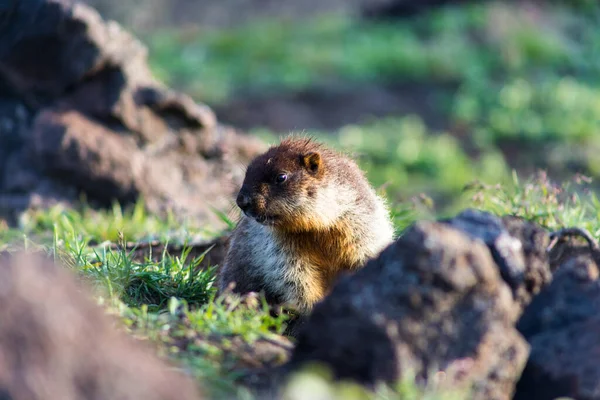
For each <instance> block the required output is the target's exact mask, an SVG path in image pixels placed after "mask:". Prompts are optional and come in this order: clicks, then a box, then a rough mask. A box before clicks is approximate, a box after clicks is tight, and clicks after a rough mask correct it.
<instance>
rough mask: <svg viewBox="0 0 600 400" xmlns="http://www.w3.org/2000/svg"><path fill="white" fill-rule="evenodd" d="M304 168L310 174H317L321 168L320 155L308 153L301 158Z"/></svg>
mask: <svg viewBox="0 0 600 400" xmlns="http://www.w3.org/2000/svg"><path fill="white" fill-rule="evenodd" d="M302 162H303V164H304V167H305V168H306V169H307V170H309V171H310V172H312V173H317V172H318V171H319V169H320V168H321V155H320V154H319V153H308V154H306V155H304V156H303V157H302Z"/></svg>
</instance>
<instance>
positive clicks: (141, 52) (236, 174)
mask: <svg viewBox="0 0 600 400" xmlns="http://www.w3.org/2000/svg"><path fill="white" fill-rule="evenodd" d="M0 37H1V38H2V39H0V88H6V90H3V91H1V92H0V144H1V145H3V146H1V149H0V193H2V196H1V197H0V208H2V209H3V210H4V214H12V216H13V217H14V214H18V213H19V212H21V211H23V209H25V208H30V207H33V206H34V205H41V206H45V205H47V204H54V203H57V202H61V203H64V204H75V203H77V201H78V200H79V199H80V195H81V194H85V197H86V199H87V201H88V202H89V203H90V204H91V205H95V206H106V205H110V204H111V203H112V202H113V201H118V202H120V203H122V204H124V205H127V204H130V203H132V202H133V201H135V200H136V199H138V198H139V197H140V196H141V197H142V198H143V199H144V200H145V202H146V205H147V207H148V209H149V210H150V211H152V212H155V213H165V212H167V211H170V212H173V213H175V214H176V215H179V216H181V217H182V218H183V217H192V218H197V219H199V220H200V221H203V222H208V223H213V224H215V225H219V224H222V222H221V220H220V219H219V218H218V217H217V216H216V214H215V213H214V209H215V208H216V209H218V210H220V211H227V209H228V208H229V207H230V205H231V204H232V200H231V198H232V196H233V194H234V192H235V190H236V187H237V186H238V185H239V184H241V181H242V179H243V170H242V169H241V168H240V167H239V165H240V164H244V163H246V162H248V161H249V160H250V159H251V158H252V157H253V156H255V155H256V154H257V153H258V152H260V151H262V150H263V149H264V146H263V144H262V143H261V142H259V141H258V140H256V139H253V138H251V137H248V136H244V135H242V134H240V133H238V132H236V131H235V130H233V129H231V128H228V127H225V126H222V125H221V124H219V123H218V122H217V120H216V117H215V114H214V113H213V111H212V110H211V109H210V108H209V107H207V106H205V105H202V104H197V103H195V102H194V101H193V100H192V99H191V98H189V97H188V96H186V95H184V94H181V93H177V92H174V91H172V90H170V89H168V88H166V87H164V86H163V85H162V84H160V83H159V82H157V81H156V80H154V78H153V77H152V75H151V73H150V70H149V68H148V65H147V61H146V48H145V47H144V46H143V45H142V44H141V43H140V42H139V41H138V40H136V39H135V38H134V37H133V36H131V35H130V34H129V33H127V32H126V31H124V30H123V29H122V28H121V27H120V26H119V25H118V24H116V23H115V22H107V21H104V20H102V18H101V17H100V16H99V15H98V14H97V13H96V12H95V11H94V10H93V9H91V8H90V7H88V6H85V5H83V4H81V3H74V2H70V1H66V0H65V1H61V0H26V1H21V2H17V4H16V5H15V6H14V7H13V8H11V13H10V18H8V19H7V21H6V23H5V24H4V25H1V26H0ZM224 182H225V183H224ZM50 189H52V190H50ZM36 196H37V199H35V198H34V197H36Z"/></svg>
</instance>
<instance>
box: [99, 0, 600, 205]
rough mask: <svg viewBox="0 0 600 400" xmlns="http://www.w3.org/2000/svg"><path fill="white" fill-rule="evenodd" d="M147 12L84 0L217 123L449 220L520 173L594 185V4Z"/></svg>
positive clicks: (222, 2)
mask: <svg viewBox="0 0 600 400" xmlns="http://www.w3.org/2000/svg"><path fill="white" fill-rule="evenodd" d="M148 1H150V0H148ZM148 1H146V0H145V1H144V2H143V6H142V2H141V1H135V0H129V1H122V0H88V2H89V3H91V4H92V5H93V6H95V7H96V8H97V9H98V10H99V11H100V12H101V13H102V14H103V15H104V16H105V17H107V18H114V19H116V20H117V21H118V22H120V23H122V24H123V25H124V26H126V27H127V28H129V29H131V30H133V31H134V32H135V33H136V34H137V35H138V36H139V37H140V38H141V39H142V40H143V41H144V42H145V43H146V44H147V46H148V47H149V50H150V51H149V59H150V63H151V67H152V69H153V71H154V73H155V74H156V76H157V77H158V78H159V79H161V80H162V81H164V82H165V83H167V84H169V85H171V86H172V87H174V88H176V89H179V90H182V91H185V92H187V93H189V94H191V95H192V96H193V97H194V98H195V99H196V100H198V101H201V102H205V103H207V104H209V105H210V106H211V107H213V108H214V109H215V110H216V112H217V116H218V118H219V119H220V120H221V121H222V122H225V123H230V124H232V125H234V126H238V127H240V128H243V129H245V130H246V131H248V132H249V133H251V134H257V135H261V136H263V137H265V138H266V139H268V140H275V138H276V137H277V136H280V135H283V134H286V133H288V132H290V131H295V132H306V133H308V134H313V135H315V136H318V137H320V138H322V139H323V140H325V141H327V142H328V143H331V144H332V145H334V146H336V147H338V148H340V149H344V150H348V151H351V152H353V153H354V154H355V155H356V156H357V157H358V158H359V160H360V162H361V164H362V165H363V167H364V168H365V169H366V170H367V172H368V176H369V178H370V179H371V181H372V182H373V183H374V184H375V185H376V186H377V187H379V188H381V189H382V190H385V191H386V192H387V194H388V195H389V196H390V198H391V200H392V201H393V202H401V201H407V200H409V199H411V198H415V199H418V200H417V201H419V202H421V203H424V204H426V205H427V206H429V207H431V206H433V207H435V208H436V209H437V211H438V212H439V210H440V209H448V207H450V208H452V207H454V206H457V204H458V202H459V201H460V198H461V196H460V194H461V193H462V190H463V188H464V187H465V185H468V184H470V183H472V182H473V181H476V180H479V181H481V182H484V183H488V184H497V183H505V182H508V181H510V180H511V179H512V171H513V170H515V171H516V172H517V173H518V174H519V175H520V176H526V175H529V174H531V173H533V172H535V171H536V170H537V169H545V170H547V171H548V174H549V176H550V177H551V178H554V179H558V180H562V179H567V178H569V177H570V176H572V175H573V174H574V173H582V174H584V175H587V176H590V177H592V178H596V177H598V175H600V157H598V156H597V154H599V153H600V140H598V129H599V128H600V86H599V84H600V29H598V22H600V18H599V16H600V7H599V6H597V5H595V3H596V2H593V1H510V2H509V1H505V2H498V1H480V2H478V1H473V2H467V1H461V2H450V4H447V5H445V6H439V7H431V8H429V9H427V10H424V11H422V12H420V13H417V14H414V15H410V16H404V17H396V18H377V19H373V18H370V19H369V18H365V17H364V16H363V15H362V14H361V10H362V9H364V7H365V5H367V4H371V5H373V4H379V3H381V4H384V3H386V1H385V0H380V1H377V2H366V1H359V0H354V1H350V0H347V1H341V0H320V1H313V0H307V1H305V2H297V1H292V0H282V1H279V2H268V1H259V0H246V1H242V0H237V1H236V0H204V1H190V0H187V1H185V0H177V1H169V0H151V1H150V3H151V4H149V3H148ZM387 3H393V1H389V0H388V1H387ZM396 3H409V2H402V1H396ZM412 3H415V4H416V3H419V2H416V1H412ZM423 3H428V2H423ZM432 3H433V2H432ZM420 193H425V194H426V196H419V197H417V196H418V195H419V194H420Z"/></svg>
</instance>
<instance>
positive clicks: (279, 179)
mask: <svg viewBox="0 0 600 400" xmlns="http://www.w3.org/2000/svg"><path fill="white" fill-rule="evenodd" d="M287 178H288V176H287V174H279V175H277V176H276V177H275V183H283V182H285V181H286V180H287Z"/></svg>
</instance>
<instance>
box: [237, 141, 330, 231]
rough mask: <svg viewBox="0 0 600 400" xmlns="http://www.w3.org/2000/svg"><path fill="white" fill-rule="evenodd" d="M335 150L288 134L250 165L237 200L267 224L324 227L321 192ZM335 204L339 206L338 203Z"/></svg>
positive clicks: (246, 211) (299, 228) (286, 227)
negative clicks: (327, 161) (286, 137)
mask: <svg viewBox="0 0 600 400" xmlns="http://www.w3.org/2000/svg"><path fill="white" fill-rule="evenodd" d="M330 153H331V151H330V150H327V149H326V148H324V147H323V146H322V145H320V144H319V143H316V142H314V141H312V140H311V139H307V138H288V139H285V140H283V141H282V142H281V143H280V144H279V145H277V146H273V147H271V148H270V149H269V150H267V151H266V152H265V153H263V154H261V155H259V156H258V157H256V158H255V159H254V160H253V161H252V162H251V163H250V165H249V166H248V169H247V171H246V176H245V178H244V183H243V185H242V188H241V189H240V191H239V193H238V196H237V199H236V203H237V205H238V207H239V208H240V209H241V210H242V211H243V212H244V214H245V215H246V216H247V217H249V218H253V219H254V220H256V221H257V222H258V223H260V224H263V225H269V226H273V227H275V228H277V229H283V230H289V231H302V230H314V229H319V228H323V227H324V226H326V225H327V223H328V221H324V220H323V214H327V212H325V213H323V210H320V209H319V203H320V202H321V201H320V200H319V196H320V197H323V193H319V191H320V190H322V188H323V186H324V183H325V182H324V180H326V179H327V176H328V174H327V173H326V172H327V171H326V168H327V165H326V162H325V161H326V160H325V159H324V156H325V157H326V156H327V155H328V154H330ZM334 208H335V207H334Z"/></svg>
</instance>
